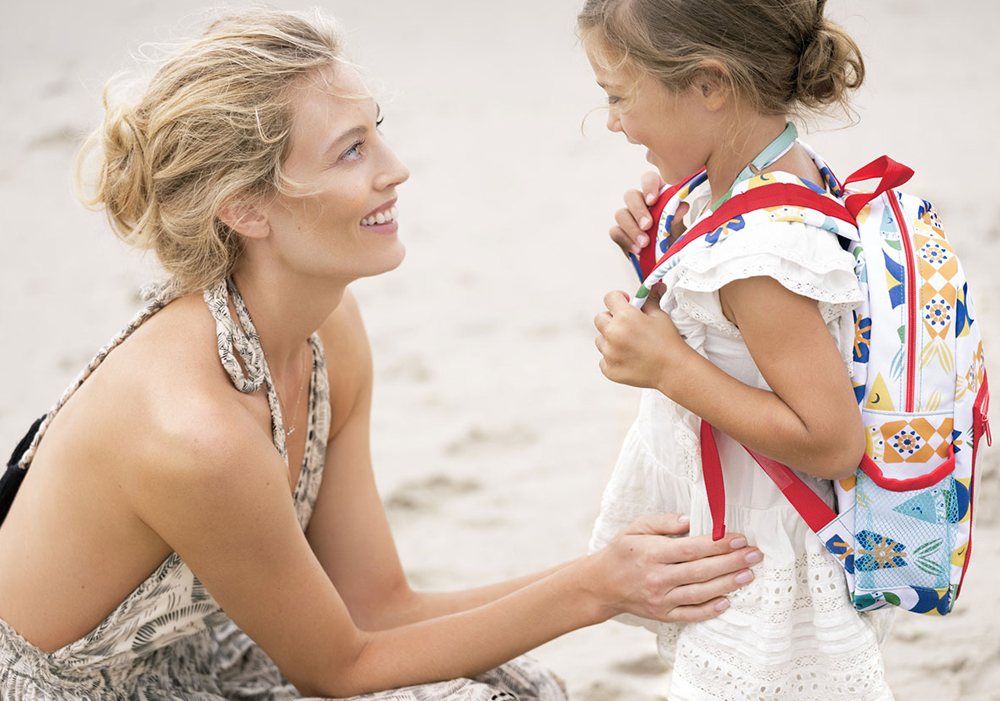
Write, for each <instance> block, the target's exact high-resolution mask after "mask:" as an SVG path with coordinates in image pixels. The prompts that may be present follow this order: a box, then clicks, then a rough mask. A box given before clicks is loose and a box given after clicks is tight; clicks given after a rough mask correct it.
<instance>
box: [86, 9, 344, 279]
mask: <svg viewBox="0 0 1000 701" xmlns="http://www.w3.org/2000/svg"><path fill="white" fill-rule="evenodd" d="M341 57H342V49H341V42H340V39H339V37H338V35H337V33H336V31H335V29H334V28H333V26H332V23H330V22H329V20H326V19H324V18H323V17H322V16H320V15H316V16H315V17H310V18H309V19H306V18H304V17H302V16H299V15H296V14H293V13H289V12H282V11H278V10H271V9H266V8H252V9H244V10H241V11H240V14H239V16H231V17H228V18H224V19H221V20H218V21H216V22H214V23H213V24H211V25H210V26H209V27H208V29H207V30H206V32H205V33H204V34H203V35H202V36H201V37H200V38H198V39H197V40H195V41H193V42H191V43H190V44H188V45H186V46H184V47H182V48H180V49H179V50H177V51H176V52H175V53H173V54H172V55H170V56H168V57H167V58H166V60H164V61H163V62H162V64H161V65H160V66H159V69H158V70H157V71H156V73H155V75H154V76H153V78H152V80H151V81H150V83H149V85H148V86H147V88H146V89H145V91H144V92H143V94H142V96H141V97H140V98H139V99H138V101H137V102H135V103H134V104H128V103H125V102H119V101H114V100H112V98H111V87H112V84H111V83H109V84H108V86H106V87H105V91H104V105H105V115H104V120H103V123H102V124H101V126H100V128H99V129H98V130H97V131H96V132H95V133H94V134H93V135H92V136H91V137H90V139H88V140H87V142H86V143H85V144H84V146H83V148H82V149H81V152H80V157H79V159H78V165H77V179H78V182H80V181H81V179H82V178H81V172H82V168H83V163H84V162H85V159H86V157H87V155H88V154H89V153H90V152H91V151H94V150H96V151H97V153H98V159H97V160H98V164H97V173H96V181H95V183H94V186H93V191H92V193H91V194H90V195H89V196H84V198H83V199H84V201H85V202H86V203H87V204H90V205H93V206H103V208H104V209H105V211H106V213H107V216H108V220H109V222H110V223H111V226H112V228H113V229H114V231H115V233H116V234H117V235H118V236H119V237H120V238H122V239H123V240H125V241H126V242H128V243H130V244H132V245H134V246H137V247H140V248H146V249H151V250H153V251H154V252H155V253H156V255H157V258H158V259H159V261H160V263H161V265H162V266H163V267H164V269H165V270H166V271H167V273H168V274H169V275H170V276H171V279H172V282H173V284H174V285H175V286H176V287H177V288H179V289H180V290H183V291H192V290H197V289H202V288H204V287H207V286H209V285H211V284H212V283H214V282H216V281H218V280H220V279H223V278H225V277H226V276H227V275H229V274H230V273H231V272H232V270H233V268H234V267H235V265H236V262H237V260H238V259H239V255H240V251H241V237H240V236H239V235H237V234H236V233H235V232H233V231H232V230H231V229H230V228H229V227H228V226H226V225H225V224H224V223H223V222H222V221H220V220H219V219H218V217H217V216H216V214H217V212H219V210H220V209H221V208H222V206H223V205H224V204H226V203H227V202H229V201H231V200H232V199H233V198H236V197H240V196H247V195H249V196H264V197H266V196H268V195H272V194H275V193H277V192H281V191H283V188H284V187H285V186H286V184H287V181H286V180H285V179H284V177H283V175H282V169H281V161H282V157H283V155H284V152H285V148H286V144H287V140H288V134H289V131H290V127H291V102H290V101H291V91H290V90H289V87H290V86H291V84H292V83H294V82H295V81H296V80H298V79H299V78H300V77H302V76H304V75H306V74H308V73H309V72H311V71H314V70H317V69H319V68H321V67H324V66H329V65H332V64H334V63H336V62H337V61H338V60H340V59H341ZM95 147H96V148H95Z"/></svg>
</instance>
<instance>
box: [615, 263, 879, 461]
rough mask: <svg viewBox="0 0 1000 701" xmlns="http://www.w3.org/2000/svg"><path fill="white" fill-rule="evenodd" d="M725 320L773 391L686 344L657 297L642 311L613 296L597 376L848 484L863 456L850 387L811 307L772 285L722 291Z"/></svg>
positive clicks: (760, 282) (740, 284)
mask: <svg viewBox="0 0 1000 701" xmlns="http://www.w3.org/2000/svg"><path fill="white" fill-rule="evenodd" d="M720 299H721V301H722V307H723V311H724V312H725V314H726V316H727V317H728V318H729V319H730V321H732V322H733V323H734V324H735V325H736V326H737V327H738V328H739V329H740V332H741V334H742V336H743V340H744V342H745V343H746V345H747V349H748V350H749V351H750V355H751V356H752V357H753V359H754V362H755V363H756V364H757V367H758V369H759V370H760V372H761V375H762V376H763V377H764V379H765V380H766V381H767V383H768V386H769V387H771V389H772V391H767V390H762V389H758V388H756V387H751V386H749V385H746V384H744V383H742V382H740V381H739V380H736V379H735V378H733V377H731V376H730V375H728V374H727V373H725V372H723V371H722V370H720V369H719V368H717V367H715V366H714V365H712V363H711V362H709V361H708V360H707V359H706V358H704V357H703V356H701V355H699V354H698V353H697V352H695V351H694V350H692V349H691V348H690V347H688V346H687V344H686V343H684V340H683V339H682V338H681V337H680V335H679V334H678V333H677V330H676V328H675V327H674V325H673V323H672V322H671V320H670V317H669V316H668V315H667V314H666V313H665V312H663V311H662V310H661V309H660V307H659V294H654V296H653V297H652V298H651V299H649V300H648V301H647V302H646V304H645V305H644V307H643V309H642V311H640V310H638V309H636V308H635V307H632V306H631V305H630V304H629V303H628V301H627V296H626V295H625V294H624V293H621V292H611V293H609V294H608V295H607V296H606V297H605V304H606V305H607V307H608V311H607V312H604V313H602V314H599V315H598V316H597V317H596V318H595V324H596V325H597V328H598V330H599V331H600V333H601V335H600V336H599V337H598V339H597V345H598V348H599V349H600V351H601V353H602V354H603V356H604V357H603V359H602V360H601V370H602V371H603V372H604V374H605V375H606V376H607V377H608V378H610V379H612V380H614V381H616V382H621V383H624V384H630V385H635V386H640V387H651V388H655V389H658V390H660V391H661V392H662V393H663V394H665V395H666V396H668V397H670V398H671V399H673V400H674V401H676V402H677V403H678V404H680V405H681V406H684V407H685V408H687V409H688V410H690V411H692V412H693V413H695V414H697V415H698V416H700V417H702V418H703V419H705V420H706V421H708V422H709V423H711V424H712V425H713V426H715V427H716V428H717V429H719V430H720V431H722V432H723V433H726V434H727V435H729V436H731V437H732V438H733V439H735V440H737V441H739V442H740V443H742V444H743V445H746V446H747V447H749V448H752V449H754V450H756V451H757V452H760V453H762V454H764V455H766V456H768V457H770V458H773V459H775V460H778V461H779V462H782V463H784V464H786V465H788V466H790V467H793V468H795V469H797V470H801V471H802V472H806V473H808V474H811V475H814V476H816V477H821V478H826V479H839V478H842V477H846V476H848V475H850V474H851V473H852V472H853V471H854V470H855V469H856V468H857V466H858V464H859V462H860V460H861V456H862V455H863V453H864V448H865V440H864V432H863V428H862V424H861V416H860V412H859V411H858V406H857V402H856V400H855V398H854V392H853V389H852V387H851V382H850V378H849V377H848V374H847V370H846V368H845V367H844V363H843V361H842V360H841V357H840V353H839V351H838V350H837V346H836V343H835V342H834V340H833V338H832V336H831V335H830V332H829V331H828V329H827V327H826V324H825V323H824V322H823V318H822V316H821V315H820V312H819V308H818V307H817V305H816V302H815V301H813V300H811V299H809V298H807V297H802V296H800V295H797V294H795V293H793V292H790V291H789V290H787V289H786V288H785V287H783V286H782V285H781V284H780V283H779V282H777V281H776V280H774V279H772V278H769V277H754V278H748V279H745V280H737V281H734V282H731V283H729V284H727V285H726V286H725V287H723V288H722V290H721V291H720Z"/></svg>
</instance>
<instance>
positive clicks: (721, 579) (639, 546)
mask: <svg viewBox="0 0 1000 701" xmlns="http://www.w3.org/2000/svg"><path fill="white" fill-rule="evenodd" d="M687 530H688V524H687V523H686V522H682V521H681V520H680V517H679V516H678V515H677V514H660V515H657V516H644V517H643V518H640V519H639V520H637V521H635V522H634V523H632V524H631V525H630V526H628V527H627V528H625V529H624V530H623V531H622V532H621V533H619V534H618V535H617V536H616V537H615V539H614V540H612V541H611V542H610V543H609V544H608V545H607V547H605V548H603V549H602V550H599V551H597V552H596V553H594V554H593V555H591V556H590V558H588V559H590V560H591V562H590V563H589V564H591V565H592V566H593V567H594V570H592V571H591V572H590V574H591V575H592V577H593V578H592V579H591V582H592V583H593V584H594V585H595V593H596V594H597V597H598V599H599V600H600V601H603V602H604V605H605V607H606V608H605V611H604V613H605V614H606V615H607V616H608V617H611V616H615V615H618V614H620V613H631V614H633V615H636V616H640V617H642V618H650V619H654V620H659V621H665V622H668V623H671V622H693V621H704V620H707V619H709V618H714V617H715V616H718V615H719V614H720V613H721V612H723V611H725V610H726V609H727V608H728V607H729V601H728V600H727V599H725V598H724V597H725V595H726V594H728V593H730V592H732V591H735V590H736V589H739V588H740V587H742V586H744V585H746V584H747V583H748V582H750V581H752V580H753V573H752V572H751V571H750V570H749V569H748V567H749V566H750V565H752V564H755V563H757V562H760V560H761V559H762V556H761V553H760V551H759V550H757V549H756V548H750V547H747V541H746V538H744V537H743V536H741V535H740V534H738V533H727V534H726V536H725V537H724V538H722V539H721V540H718V541H713V540H712V537H711V536H708V535H704V536H697V537H684V538H672V537H665V536H679V535H683V534H684V533H686V532H687Z"/></svg>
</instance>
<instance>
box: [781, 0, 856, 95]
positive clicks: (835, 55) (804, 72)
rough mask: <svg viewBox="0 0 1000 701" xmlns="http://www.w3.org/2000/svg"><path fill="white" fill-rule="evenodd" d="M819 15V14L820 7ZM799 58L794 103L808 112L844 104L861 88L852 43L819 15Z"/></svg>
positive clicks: (851, 40)
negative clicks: (802, 106)
mask: <svg viewBox="0 0 1000 701" xmlns="http://www.w3.org/2000/svg"><path fill="white" fill-rule="evenodd" d="M820 7H821V9H820V12H821V13H822V3H821V6H820ZM817 19H818V21H817V25H816V27H815V29H814V30H813V32H812V34H811V35H810V36H809V37H807V39H806V42H805V46H804V47H803V50H802V54H801V56H800V58H799V69H798V74H797V76H796V82H795V99H796V100H797V101H798V102H799V103H801V104H802V105H804V106H806V107H809V108H821V107H824V106H826V105H829V104H836V103H840V104H846V101H847V93H848V91H850V90H854V89H856V88H858V87H860V86H861V83H862V82H863V81H864V78H865V64H864V60H863V59H862V58H861V51H860V49H858V45H857V44H855V43H854V40H853V39H851V37H850V36H849V35H848V34H847V32H845V31H844V30H843V29H841V28H840V27H838V26H837V25H836V24H833V23H832V22H829V21H827V20H826V19H825V18H824V17H823V16H822V14H820V15H819V16H818V18H817Z"/></svg>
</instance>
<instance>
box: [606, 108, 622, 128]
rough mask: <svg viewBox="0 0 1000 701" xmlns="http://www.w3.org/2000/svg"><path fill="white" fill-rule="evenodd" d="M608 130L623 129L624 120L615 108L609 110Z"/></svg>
mask: <svg viewBox="0 0 1000 701" xmlns="http://www.w3.org/2000/svg"><path fill="white" fill-rule="evenodd" d="M607 127H608V131H612V132H614V131H622V122H621V119H619V118H618V115H617V114H615V111H614V110H608V123H607Z"/></svg>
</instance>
